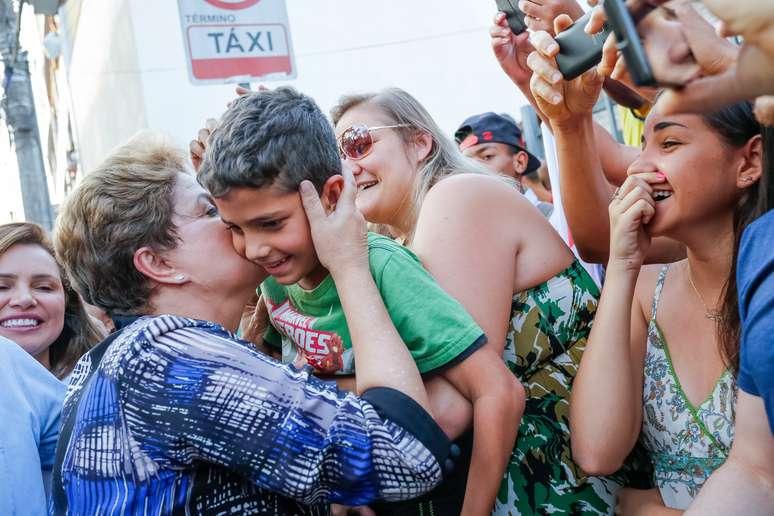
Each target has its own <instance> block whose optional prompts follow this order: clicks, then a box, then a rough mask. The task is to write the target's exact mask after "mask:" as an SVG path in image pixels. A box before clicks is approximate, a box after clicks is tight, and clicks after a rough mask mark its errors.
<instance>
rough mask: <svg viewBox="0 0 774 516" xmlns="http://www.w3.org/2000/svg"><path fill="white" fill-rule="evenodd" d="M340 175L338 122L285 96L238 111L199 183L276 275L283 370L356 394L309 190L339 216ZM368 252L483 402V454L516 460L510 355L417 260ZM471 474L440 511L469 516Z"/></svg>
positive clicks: (396, 312)
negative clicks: (309, 374)
mask: <svg viewBox="0 0 774 516" xmlns="http://www.w3.org/2000/svg"><path fill="white" fill-rule="evenodd" d="M340 173H341V160H340V157H339V155H338V152H337V145H336V139H335V136H334V133H333V128H332V127H331V125H330V123H329V122H328V120H327V119H326V118H325V116H324V115H323V114H322V112H321V111H320V110H319V108H318V107H317V105H316V104H315V103H314V101H312V100H311V99H310V98H309V97H306V96H304V95H302V94H300V93H298V92H296V91H295V90H293V89H291V88H279V89H277V90H274V91H269V92H261V93H257V94H251V95H246V96H244V97H241V98H239V99H237V100H236V101H235V102H234V104H233V105H232V106H231V108H230V109H229V110H228V111H227V112H226V114H225V115H224V117H223V119H222V120H221V123H220V125H219V126H218V127H217V128H216V129H215V131H213V133H212V136H211V139H210V143H209V146H208V149H207V151H206V155H205V159H204V161H203V163H202V166H201V168H200V170H199V181H200V182H201V183H202V184H203V185H204V186H205V187H206V188H207V189H209V191H210V192H211V193H212V195H213V197H214V198H215V203H216V205H217V207H218V209H219V210H220V213H221V217H222V219H223V221H224V222H225V223H226V225H227V226H228V227H229V229H230V230H231V231H232V236H233V240H234V245H235V247H236V248H237V250H238V252H240V254H243V255H244V256H245V257H246V258H247V259H249V260H252V261H253V262H255V263H258V264H260V265H261V266H263V267H264V268H265V269H266V271H267V272H268V273H269V274H270V275H271V277H270V278H268V279H267V280H266V281H265V282H264V283H263V284H262V285H261V294H262V296H263V299H264V301H265V302H266V306H267V308H268V312H269V317H270V321H271V324H272V328H271V329H270V331H269V332H268V333H267V335H266V337H265V340H266V343H267V344H269V345H270V346H274V347H275V348H277V347H280V346H281V348H282V356H283V361H285V362H294V363H296V365H299V366H301V365H309V366H311V367H313V368H314V369H315V371H316V372H317V373H318V374H319V375H322V376H328V377H335V378H336V379H337V381H338V383H339V385H342V386H345V387H348V388H350V389H351V388H353V387H352V385H353V382H352V375H354V374H355V373H356V372H355V370H354V362H353V355H352V351H351V343H350V336H349V331H348V328H347V322H346V319H345V316H344V310H343V309H342V306H341V301H340V300H339V297H338V294H337V292H336V285H335V284H334V282H333V280H332V278H331V277H330V275H329V274H328V271H327V270H326V269H325V268H324V267H323V266H322V264H321V263H320V261H319V260H318V259H317V255H316V253H315V250H314V245H313V243H312V238H311V234H310V231H309V226H308V223H307V221H306V218H305V217H304V212H303V208H302V205H301V202H300V198H299V195H298V193H297V192H298V188H299V186H300V184H301V183H302V182H303V181H309V182H311V183H312V184H313V185H314V187H315V188H316V189H317V191H318V192H319V193H320V197H321V201H322V203H323V206H324V207H325V208H326V209H328V210H332V209H333V208H334V207H335V204H336V201H337V200H338V197H339V194H340V192H341V189H342V186H343V181H344V180H343V178H342V176H341V175H340ZM368 249H369V260H370V265H371V273H372V275H373V277H374V279H375V281H376V284H377V287H378V288H379V290H380V292H381V295H382V298H383V300H384V304H385V306H386V308H387V311H388V312H389V314H390V317H391V318H392V320H393V323H394V324H395V327H396V329H397V330H398V332H399V333H400V335H401V337H402V338H403V340H404V342H405V343H406V346H407V347H408V348H409V350H410V351H411V353H412V356H413V357H414V360H415V362H416V364H417V367H418V368H419V371H420V373H423V374H429V373H439V374H440V375H443V377H444V378H445V379H446V380H448V381H449V382H451V383H452V384H453V385H454V387H455V388H456V389H457V390H458V391H459V392H460V393H461V394H462V395H463V396H464V397H465V398H467V399H468V400H470V401H471V402H472V404H473V420H474V421H475V425H476V427H477V428H484V429H485V430H486V431H482V432H479V433H476V434H475V437H474V439H473V445H472V446H473V455H474V457H477V458H478V460H481V461H486V460H488V458H491V457H494V456H496V455H497V454H500V453H503V455H504V456H510V453H511V450H512V446H513V443H512V442H507V443H503V442H501V441H504V440H507V439H504V438H503V437H501V436H505V435H509V434H510V432H515V428H517V427H518V424H519V420H520V418H521V413H522V411H523V403H524V391H523V388H522V387H521V385H520V384H519V383H518V381H517V380H516V379H515V378H514V377H513V375H512V374H510V372H509V371H508V370H507V368H506V367H505V365H504V363H503V361H502V358H501V357H499V356H497V355H496V354H495V353H494V352H493V351H491V350H489V349H488V348H486V347H484V344H485V342H486V337H485V336H484V334H483V332H482V330H481V328H480V327H479V326H478V325H477V324H476V322H475V321H474V320H473V319H472V317H471V316H470V315H469V314H468V313H467V312H466V311H465V309H464V308H463V307H462V305H460V304H459V303H458V302H457V301H456V300H455V299H453V298H452V297H451V296H449V295H448V294H446V293H445V292H444V291H443V290H442V289H441V288H440V287H439V286H438V285H437V283H436V282H435V281H434V280H433V278H432V277H431V276H430V275H429V274H428V273H427V272H426V271H425V270H424V268H423V267H422V264H421V263H420V261H419V260H418V258H417V257H416V256H415V255H414V254H413V253H412V252H411V251H409V250H408V249H406V248H404V247H403V246H401V245H399V244H398V243H396V242H394V241H393V240H391V239H389V238H386V237H383V236H380V235H376V234H369V235H368ZM400 374H401V371H395V375H400ZM442 383H443V382H441V381H440V380H439V381H438V384H437V385H438V386H440V388H439V389H430V392H431V393H433V392H435V393H439V392H440V396H436V397H435V398H436V399H434V400H432V401H431V403H432V405H433V412H434V416H435V417H436V419H437V420H439V423H440V424H441V425H442V427H444V429H445V430H447V433H452V434H455V433H456V434H459V433H461V430H462V429H464V428H466V427H467V426H469V424H470V410H469V409H468V408H467V407H466V406H465V404H464V403H461V402H460V397H459V394H457V393H454V392H453V390H452V389H449V388H448V386H447V387H446V388H444V386H443V385H442ZM431 396H432V394H431ZM450 400H453V401H450ZM439 416H440V417H439ZM510 435H513V434H510ZM452 437H456V435H452ZM498 440H499V441H498ZM465 474H466V472H462V475H463V476H462V481H461V482H462V485H461V486H460V485H455V486H453V488H452V489H448V488H447V489H446V492H445V493H444V494H442V495H441V496H440V498H444V499H443V500H438V499H437V498H436V499H432V500H431V501H430V504H431V505H430V508H431V510H433V511H435V512H436V513H437V514H459V513H460V512H461V509H460V507H461V506H462V497H463V493H464V492H465V486H464V481H465V479H464V476H465ZM470 482H476V479H470ZM441 489H443V486H442V488H441ZM432 504H435V505H432ZM415 505H416V504H415ZM465 505H467V503H466V504H465ZM417 510H421V508H414V507H409V506H403V507H401V508H400V509H397V508H388V509H386V511H387V512H389V511H395V513H401V514H410V513H411V511H417ZM462 512H464V511H462Z"/></svg>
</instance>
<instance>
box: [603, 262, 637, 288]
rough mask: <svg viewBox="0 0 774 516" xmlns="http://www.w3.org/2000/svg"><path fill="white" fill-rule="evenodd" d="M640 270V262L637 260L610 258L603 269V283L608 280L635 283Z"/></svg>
mask: <svg viewBox="0 0 774 516" xmlns="http://www.w3.org/2000/svg"><path fill="white" fill-rule="evenodd" d="M640 268H642V262H640V261H638V260H634V259H631V258H617V257H614V256H611V257H610V259H609V261H608V262H607V267H606V268H605V283H607V281H608V279H616V280H624V281H631V282H635V283H636V281H637V277H638V276H639V275H640Z"/></svg>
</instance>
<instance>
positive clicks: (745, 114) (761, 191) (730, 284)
mask: <svg viewBox="0 0 774 516" xmlns="http://www.w3.org/2000/svg"><path fill="white" fill-rule="evenodd" d="M701 116H702V118H703V119H704V122H705V123H706V124H707V125H708V126H709V127H710V128H712V129H713V130H715V131H716V132H717V133H718V134H719V135H720V137H721V138H722V139H723V140H724V141H725V143H726V144H727V145H729V146H730V147H734V148H740V147H743V146H744V145H746V144H747V142H749V141H750V139H751V138H754V137H755V136H757V135H761V136H762V140H763V141H762V143H763V173H762V174H761V178H760V180H758V181H756V182H755V183H753V184H752V185H750V186H749V187H748V188H746V189H745V192H744V193H743V194H742V197H741V199H740V200H739V203H738V204H737V206H736V209H735V210H734V253H733V256H732V261H731V270H730V272H729V275H728V279H727V280H726V284H725V287H724V288H723V303H722V306H721V313H722V315H723V319H722V321H721V322H720V323H719V328H718V329H719V337H720V342H719V344H720V353H721V356H722V357H723V360H724V361H725V363H726V365H727V366H728V367H730V368H731V369H732V370H733V371H737V370H738V368H739V337H740V334H741V320H740V318H739V304H738V298H737V287H736V261H737V259H738V257H739V242H740V240H741V238H742V233H743V232H744V229H745V228H746V227H747V225H748V224H750V223H751V222H753V221H754V220H755V219H757V218H758V217H760V216H761V215H763V214H764V213H766V212H767V211H769V209H770V208H771V207H772V202H774V181H772V173H774V168H772V167H774V130H773V129H772V128H771V127H764V126H761V125H760V124H759V123H758V121H757V120H756V119H755V115H754V114H753V106H752V104H751V103H750V102H739V103H737V104H733V105H731V106H728V107H726V108H723V109H721V110H718V111H715V112H712V113H705V114H702V115H701Z"/></svg>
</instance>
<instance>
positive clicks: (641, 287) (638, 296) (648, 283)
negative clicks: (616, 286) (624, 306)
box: [634, 263, 664, 319]
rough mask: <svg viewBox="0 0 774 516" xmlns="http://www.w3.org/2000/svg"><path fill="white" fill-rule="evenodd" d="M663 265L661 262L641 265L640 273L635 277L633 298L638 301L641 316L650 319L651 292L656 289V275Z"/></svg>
mask: <svg viewBox="0 0 774 516" xmlns="http://www.w3.org/2000/svg"><path fill="white" fill-rule="evenodd" d="M663 267H664V264H662V263H654V264H651V265H643V266H642V268H641V269H640V275H639V276H638V277H637V286H636V287H635V291H634V299H635V301H637V302H638V303H639V305H640V308H641V309H642V313H643V316H644V317H645V318H646V319H650V316H651V305H652V301H653V293H654V292H655V290H656V282H657V281H658V275H659V274H660V273H661V269H662V268H663Z"/></svg>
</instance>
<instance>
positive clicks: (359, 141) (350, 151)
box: [339, 126, 374, 159]
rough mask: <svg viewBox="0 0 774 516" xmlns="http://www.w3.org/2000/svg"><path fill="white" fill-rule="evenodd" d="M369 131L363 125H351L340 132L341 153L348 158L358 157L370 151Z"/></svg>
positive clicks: (371, 141) (371, 142)
mask: <svg viewBox="0 0 774 516" xmlns="http://www.w3.org/2000/svg"><path fill="white" fill-rule="evenodd" d="M373 143H374V142H373V140H372V139H371V133H370V132H369V131H368V128H367V127H365V126H353V127H350V128H349V129H347V130H346V131H344V132H343V133H342V134H341V139H340V140H339V147H340V148H341V153H342V154H343V155H344V156H346V157H348V158H350V159H360V158H362V157H364V156H365V155H366V154H368V153H369V152H370V151H371V146H372V145H373Z"/></svg>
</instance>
